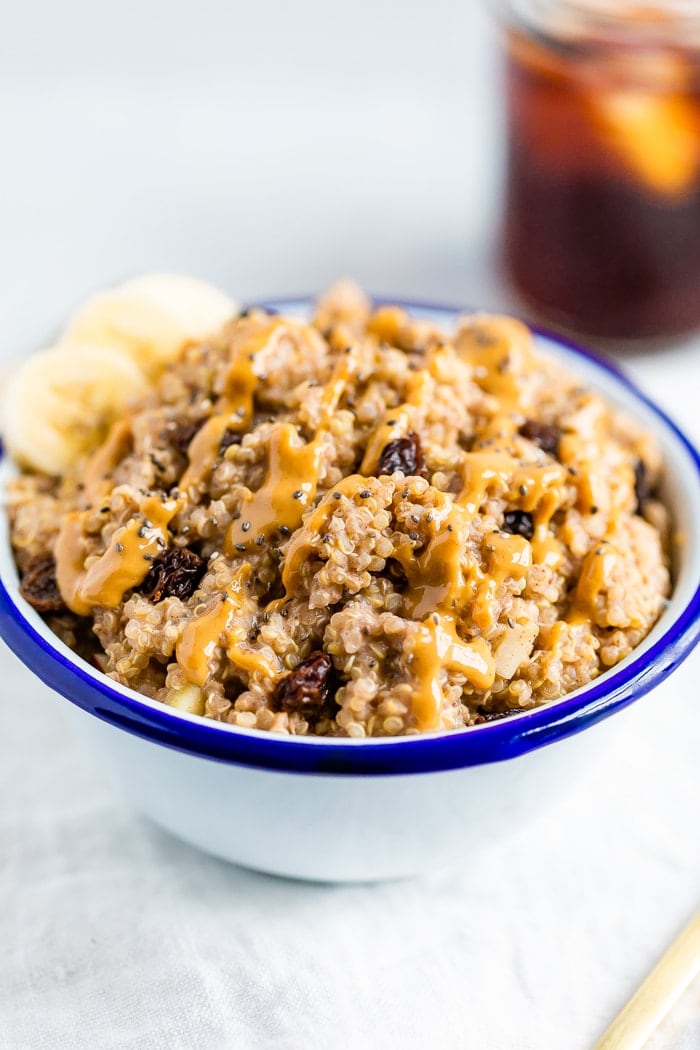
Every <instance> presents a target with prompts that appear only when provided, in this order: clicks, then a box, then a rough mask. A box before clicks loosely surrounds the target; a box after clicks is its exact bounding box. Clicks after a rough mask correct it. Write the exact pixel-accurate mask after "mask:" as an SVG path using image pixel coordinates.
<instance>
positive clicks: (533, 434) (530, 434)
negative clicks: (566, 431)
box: [519, 419, 561, 456]
mask: <svg viewBox="0 0 700 1050" xmlns="http://www.w3.org/2000/svg"><path fill="white" fill-rule="evenodd" d="M519 433H520V434H522V436H523V437H524V438H527V440H528V441H532V442H533V444H535V445H539V447H540V448H541V449H542V451H543V452H546V453H547V455H548V456H556V455H557V453H558V452H559V442H560V440H561V427H558V426H556V425H555V424H554V423H538V422H537V420H536V419H526V420H525V422H524V423H523V425H522V426H521V427H520V430H519Z"/></svg>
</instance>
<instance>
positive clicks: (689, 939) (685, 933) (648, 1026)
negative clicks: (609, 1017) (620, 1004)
mask: <svg viewBox="0 0 700 1050" xmlns="http://www.w3.org/2000/svg"><path fill="white" fill-rule="evenodd" d="M699 973H700V912H698V913H697V915H695V916H694V917H693V918H692V919H691V920H690V922H689V923H688V925H687V926H686V927H685V928H684V929H683V930H682V932H681V933H680V934H679V935H678V937H677V938H676V939H675V941H674V942H673V944H672V945H671V947H670V948H669V949H668V951H667V952H666V953H665V955H663V956H662V957H661V959H659V961H658V963H657V964H656V966H655V967H654V969H653V970H652V971H651V973H650V974H649V976H648V977H646V978H645V980H644V981H643V982H642V984H641V985H640V986H639V988H638V989H637V991H636V992H635V993H634V995H633V996H632V998H631V999H630V1001H629V1002H628V1003H627V1005H626V1006H625V1007H624V1009H623V1010H622V1012H621V1013H619V1014H618V1016H617V1017H616V1018H615V1020H614V1021H613V1023H612V1024H611V1025H610V1027H609V1028H608V1030H607V1031H606V1033H605V1034H604V1035H603V1036H602V1037H601V1038H600V1039H599V1040H598V1042H597V1043H596V1044H595V1047H594V1048H593V1050H640V1048H641V1047H643V1046H644V1044H645V1043H646V1041H647V1040H648V1039H649V1037H650V1036H651V1035H652V1033H653V1032H654V1030H655V1029H656V1028H657V1027H658V1025H659V1024H660V1023H661V1021H662V1020H663V1018H664V1017H665V1016H666V1014H667V1013H668V1012H669V1011H670V1010H671V1009H672V1007H673V1006H674V1004H675V1003H676V1002H677V1001H678V999H680V997H681V995H682V994H683V992H684V991H685V989H686V988H687V987H688V985H689V984H690V983H691V981H692V980H693V979H694V978H695V977H696V976H697V975H698V974H699Z"/></svg>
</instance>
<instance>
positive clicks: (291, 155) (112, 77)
mask: <svg viewBox="0 0 700 1050" xmlns="http://www.w3.org/2000/svg"><path fill="white" fill-rule="evenodd" d="M495 58H496V33H495V29H494V26H493V24H492V21H491V19H490V16H489V15H488V12H487V11H485V10H484V6H483V5H480V4H478V3H473V2H472V3H470V2H469V0H462V2H461V3H456V2H449V0H432V2H431V3H428V2H421V3H416V2H414V3H403V4H399V3H398V2H390V0H374V2H372V3H370V2H369V0H356V2H355V3H354V4H353V5H341V4H329V3H322V2H321V0H298V2H296V3H293V4H292V3H283V2H282V0H277V2H275V3H272V2H268V3H260V2H259V3H252V2H250V0H249V2H248V3H245V4H243V3H237V2H235V3H223V2H222V3H214V2H212V0H208V2H201V3H199V4H186V3H183V2H181V0H180V2H172V3H166V2H165V0H158V2H152V3H149V4H146V3H139V4H136V3H133V2H121V3H118V2H117V0H103V2H101V3H90V2H88V0H83V2H75V0H64V2H63V3H61V4H50V3H49V2H48V0H44V2H43V3H36V4H31V5H30V4H20V3H17V2H10V0H0V186H1V189H2V193H0V307H1V311H2V313H1V318H0V319H1V322H2V325H1V327H0V333H1V338H0V362H2V361H9V360H11V359H12V358H14V357H15V356H17V355H18V354H22V353H26V352H28V351H30V350H32V349H36V348H37V347H39V346H40V345H41V344H42V343H45V342H46V341H47V340H49V339H50V338H51V336H52V333H54V332H55V330H56V328H57V327H58V325H59V324H60V322H61V321H62V319H63V318H64V317H65V315H66V313H67V312H68V311H69V310H70V309H71V308H72V307H74V306H75V305H77V304H78V303H79V302H80V301H81V300H82V299H84V297H85V296H86V294H87V293H89V292H90V291H91V290H93V289H96V288H99V287H102V286H104V285H105V284H108V283H110V282H113V281H116V280H118V279H121V278H123V277H125V276H127V275H130V274H133V273H136V272H139V271H142V270H147V269H171V270H172V269H174V270H183V271H187V272H192V273H195V274H198V275H199V276H202V277H205V278H209V279H211V280H214V281H216V282H218V283H219V284H221V285H222V286H223V287H225V288H227V289H229V290H230V291H231V292H232V293H233V294H235V295H236V296H238V297H241V298H246V297H259V296H263V295H272V294H279V293H288V292H298V291H308V290H315V289H319V288H320V287H321V286H322V285H323V284H324V283H326V282H328V281H330V280H332V279H333V278H334V277H336V276H338V275H340V274H345V273H347V274H350V275H352V276H355V277H356V278H358V279H359V280H360V281H362V282H363V283H365V284H366V285H367V286H368V287H370V288H372V289H374V290H376V291H378V292H383V293H397V294H403V295H411V294H413V295H416V296H420V297H423V298H430V297H434V298H437V299H442V300H446V301H451V300H452V301H458V302H463V303H475V304H478V305H482V306H486V307H494V306H501V307H504V306H510V305H512V300H511V297H510V296H509V295H508V293H507V292H506V290H505V288H504V287H503V286H502V284H501V281H500V279H499V276H498V272H497V268H496V265H495V254H494V247H493V246H494V244H495V242H496V238H497V229H498V214H499V204H500V180H501V157H502V141H501V132H500V130H499V128H500V126H501V125H500V123H499V120H500V99H499V94H498V66H497V62H496V60H495ZM697 358H698V343H697V342H696V343H695V344H691V343H688V344H686V345H685V346H682V347H678V348H676V349H674V350H671V351H667V352H666V353H665V354H663V355H659V354H657V355H655V356H649V355H643V354H637V355H632V356H630V357H629V358H628V364H629V367H630V368H631V369H632V370H633V371H634V372H635V373H636V375H637V376H638V377H639V378H640V380H641V381H642V382H643V384H645V385H646V387H647V389H649V390H650V391H651V392H652V393H654V394H656V395H657V396H658V397H659V398H660V400H661V401H662V402H663V403H664V404H665V405H666V406H667V407H669V408H670V410H671V411H672V412H674V413H675V414H676V415H677V416H678V417H679V419H681V420H682V421H684V422H685V424H686V425H687V426H688V428H689V429H690V431H691V432H692V433H694V435H695V437H696V438H698V437H699V436H700V424H699V423H698V412H697V406H696V403H695V402H696V400H697V391H698V389H700V388H699V387H698V381H699V380H700V367H699V365H698V360H697ZM698 670H700V664H699V663H698V659H697V655H696V656H695V657H694V658H693V659H692V660H690V661H689V662H688V663H687V664H686V665H685V666H684V668H683V669H682V670H681V671H680V672H679V673H678V674H676V675H675V676H674V677H673V678H672V679H671V681H670V682H668V683H666V684H665V685H664V686H663V687H662V688H661V689H659V690H657V692H656V693H655V694H654V695H653V696H652V697H649V698H648V699H646V700H644V701H642V702H640V703H639V704H638V705H637V708H636V710H635V711H634V712H630V714H629V715H626V716H621V717H624V718H626V720H627V726H628V732H627V735H626V736H625V734H624V733H623V734H622V738H621V744H618V746H617V749H616V750H614V751H613V752H611V753H605V752H604V751H603V750H602V749H601V756H600V760H599V763H598V764H597V766H596V768H595V769H592V770H591V771H590V776H589V778H588V779H587V781H586V782H585V783H581V784H580V785H576V786H575V787H574V789H573V791H572V793H571V794H570V795H569V796H568V797H567V798H563V799H562V801H561V803H560V804H559V806H558V807H557V808H555V810H554V811H553V812H552V813H551V814H550V815H549V816H547V817H546V819H543V820H540V821H539V822H537V821H535V823H534V824H533V826H532V827H531V828H528V829H523V831H522V833H521V834H520V835H519V836H517V837H516V838H515V839H514V840H512V841H510V842H505V843H499V844H496V845H495V846H494V847H493V848H492V849H491V850H490V851H489V852H488V853H485V854H483V855H481V856H478V857H474V858H470V859H469V860H468V861H467V862H465V864H464V865H463V866H462V868H461V869H460V870H458V871H456V872H450V873H436V874H435V876H433V877H432V878H431V879H428V880H425V881H422V882H413V883H404V884H394V885H386V886H382V887H344V888H329V887H315V886H304V885H301V884H293V883H285V882H283V881H280V880H274V879H268V878H265V877H262V876H257V875H253V874H250V873H246V872H243V871H240V870H236V869H234V868H230V867H227V866H225V865H222V864H220V863H218V862H217V861H213V860H211V859H209V858H206V857H203V856H200V855H198V854H196V853H195V852H194V851H192V850H190V849H188V848H187V847H185V846H183V845H180V844H179V843H177V842H175V841H173V840H171V839H169V838H168V837H166V836H165V835H163V834H161V833H159V832H157V831H155V830H153V829H151V828H149V827H148V826H146V825H145V824H143V823H142V822H141V821H139V820H138V819H137V818H135V817H133V816H132V815H131V814H130V813H129V812H128V811H127V810H126V808H125V806H124V804H123V803H122V801H121V798H120V796H119V794H118V792H117V791H116V790H115V789H113V788H112V787H111V786H110V785H109V783H108V782H107V780H106V779H105V775H104V771H103V770H102V769H101V768H100V765H99V761H98V759H97V757H96V756H94V755H91V754H89V753H88V752H87V750H86V749H85V747H84V745H83V744H82V742H81V741H80V740H79V739H76V738H74V737H73V734H72V730H70V731H69V729H68V727H67V726H66V725H64V722H63V720H62V718H61V710H60V708H61V703H60V702H59V701H58V700H57V699H56V698H55V697H52V696H51V694H50V693H49V692H48V690H46V689H44V688H43V687H41V686H40V685H39V684H38V683H37V682H36V681H35V680H34V679H33V678H32V676H31V675H30V674H29V673H28V672H26V671H25V670H24V669H23V668H22V667H20V665H19V664H18V663H17V662H16V660H15V659H14V658H13V657H12V656H11V655H10V654H9V653H8V652H7V651H6V650H4V649H3V650H2V652H0V901H1V903H0V945H1V946H2V947H1V950H0V1047H3V1050H4V1048H5V1047H7V1048H8V1050H28V1048H34V1047H41V1048H43V1047H48V1048H54V1047H56V1048H61V1050H64V1048H71V1050H72V1048H81V1050H82V1048H83V1047H85V1048H87V1047H113V1046H114V1047H125V1048H127V1047H128V1048H144V1050H150V1048H151V1047H154V1048H155V1047H158V1048H160V1047H189V1046H198V1047H203V1048H206V1050H209V1048H219V1047H229V1046H230V1047H233V1046H235V1047H237V1048H239V1047H240V1048H243V1050H245V1048H247V1047H251V1048H254V1050H258V1048H268V1047H270V1048H272V1047H275V1048H278V1047H280V1048H289V1050H297V1048H304V1050H307V1048H312V1050H314V1048H319V1050H336V1048H337V1050H341V1048H342V1050H344V1048H354V1047H362V1048H365V1047H366V1048H369V1050H372V1048H374V1047H377V1048H379V1047H382V1048H385V1047H388V1048H390V1050H391V1048H393V1047H397V1048H398V1047H401V1048H402V1050H404V1048H408V1050H411V1048H416V1050H418V1048H421V1050H422V1048H424V1047H440V1048H442V1047H445V1048H447V1050H452V1048H453V1047H454V1048H458V1047H459V1048H463V1047H469V1048H475V1050H511V1048H512V1050H530V1048H532V1050H535V1048H537V1050H550V1048H551V1050H569V1048H571V1050H579V1048H580V1050H584V1048H586V1047H589V1046H591V1045H592V1042H593V1040H594V1039H595V1037H596V1036H597V1035H599V1034H600V1032H601V1031H602V1029H603V1028H604V1027H605V1025H606V1024H607V1023H608V1021H609V1020H610V1019H611V1018H612V1016H613V1015H614V1014H615V1013H616V1011H617V1010H618V1009H619V1008H620V1007H621V1006H622V1004H623V1002H624V1001H625V999H626V998H627V996H628V995H629V994H630V993H631V992H632V990H633V989H634V987H635V986H636V984H637V983H638V982H639V981H640V980H641V978H642V977H643V975H644V974H645V973H646V972H647V971H648V969H649V968H650V966H651V965H652V963H653V961H654V959H655V958H656V956H657V955H658V954H659V953H660V951H661V950H662V949H663V947H664V946H665V945H666V943H667V942H668V941H669V940H670V939H671V938H672V937H673V936H674V935H675V933H676V932H677V930H678V929H679V928H680V926H681V925H682V923H683V922H684V921H685V920H686V919H687V918H688V917H689V916H690V914H691V913H692V911H693V910H694V908H696V907H697V906H698V905H700V832H699V830H698V829H699V828H700V791H699V788H700V783H699V781H700V774H699V773H698V768H699V767H698V755H700V696H699V695H698V693H699V690H698V686H697V682H696V680H697V676H698ZM339 819H342V815H339ZM684 1040H685V1041H684ZM655 1045H656V1046H657V1047H664V1048H670V1047H681V1046H683V1047H684V1048H685V1047H699V1046H700V990H698V994H697V995H696V996H695V997H693V996H692V995H691V996H689V997H688V998H687V999H686V1000H685V1002H684V1005H683V1006H682V1007H681V1009H680V1010H679V1011H678V1012H677V1014H676V1015H675V1023H674V1026H673V1028H672V1027H671V1026H669V1027H667V1028H666V1029H665V1030H664V1033H663V1034H662V1035H660V1036H659V1040H658V1041H657V1044H655Z"/></svg>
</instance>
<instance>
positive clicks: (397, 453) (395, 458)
mask: <svg viewBox="0 0 700 1050" xmlns="http://www.w3.org/2000/svg"><path fill="white" fill-rule="evenodd" d="M397 470H401V471H403V473H404V474H405V475H406V476H407V477H413V476H414V475H417V474H420V475H421V476H423V477H425V459H424V458H423V448H422V446H421V443H420V438H419V437H418V435H417V434H416V433H415V432H414V431H413V430H412V431H411V432H410V433H409V434H407V435H406V437H402V438H396V439H395V440H394V441H390V442H389V444H388V445H385V446H384V448H383V450H382V454H381V456H380V457H379V463H378V464H377V477H379V476H380V475H382V474H394V473H396V471H397Z"/></svg>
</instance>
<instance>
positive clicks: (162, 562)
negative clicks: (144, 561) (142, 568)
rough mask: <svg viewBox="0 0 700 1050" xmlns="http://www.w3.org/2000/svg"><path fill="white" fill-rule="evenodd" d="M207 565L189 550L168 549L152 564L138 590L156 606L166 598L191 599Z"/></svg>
mask: <svg viewBox="0 0 700 1050" xmlns="http://www.w3.org/2000/svg"><path fill="white" fill-rule="evenodd" d="M205 568H206V563H205V562H204V561H203V560H202V559H201V558H200V557H199V555H198V554H195V552H194V551H191V550H189V549H188V548H187V547H169V548H168V549H167V550H165V551H163V553H162V554H159V555H158V557H157V558H155V559H154V561H153V562H152V564H151V567H150V569H149V570H148V572H147V574H146V578H145V580H144V581H143V583H142V584H141V586H140V587H139V591H140V592H141V594H142V595H143V596H144V598H150V599H151V601H153V602H159V601H162V599H163V598H182V599H183V601H184V599H185V598H189V597H190V595H191V594H194V592H195V591H196V590H197V587H198V586H199V582H200V580H201V579H202V576H203V575H204V570H205Z"/></svg>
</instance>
